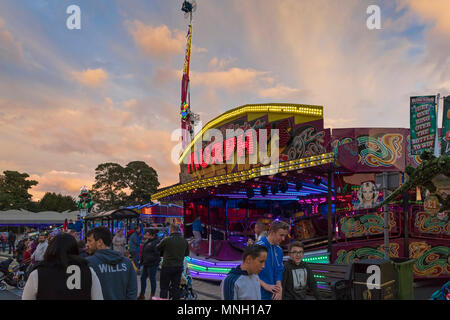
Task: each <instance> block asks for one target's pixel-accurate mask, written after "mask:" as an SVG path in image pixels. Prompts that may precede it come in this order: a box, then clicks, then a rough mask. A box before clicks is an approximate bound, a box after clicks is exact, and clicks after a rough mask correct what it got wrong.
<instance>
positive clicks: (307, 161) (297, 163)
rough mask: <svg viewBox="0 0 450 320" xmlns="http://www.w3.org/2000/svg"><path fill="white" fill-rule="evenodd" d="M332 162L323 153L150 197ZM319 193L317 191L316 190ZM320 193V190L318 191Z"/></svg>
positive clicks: (205, 181) (164, 195) (174, 189)
mask: <svg viewBox="0 0 450 320" xmlns="http://www.w3.org/2000/svg"><path fill="white" fill-rule="evenodd" d="M333 161H334V154H333V153H332V152H330V153H323V154H320V155H317V156H312V157H309V158H302V159H298V160H291V161H285V162H282V163H280V164H278V165H267V166H265V167H259V168H253V169H250V170H247V171H240V172H235V173H230V174H225V175H221V176H217V177H211V178H205V179H202V180H194V181H191V182H188V183H185V184H182V185H177V186H174V187H169V188H167V189H165V190H163V191H161V192H157V193H155V194H153V195H152V197H151V199H152V200H158V199H161V198H165V197H167V196H171V195H174V194H177V193H181V192H186V191H190V190H193V189H196V188H207V187H212V186H218V185H222V184H226V183H233V182H239V181H245V180H248V179H253V178H256V177H260V176H266V175H273V174H277V173H282V172H287V171H292V170H297V169H302V168H309V167H315V166H320V165H323V164H327V163H331V162H333ZM318 191H319V190H318ZM320 192H322V190H320Z"/></svg>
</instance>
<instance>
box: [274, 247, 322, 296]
mask: <svg viewBox="0 0 450 320" xmlns="http://www.w3.org/2000/svg"><path fill="white" fill-rule="evenodd" d="M288 251H289V258H290V259H289V260H288V261H286V262H285V263H284V274H283V284H282V286H283V300H306V290H307V289H310V290H311V291H312V293H313V295H314V297H315V298H316V299H317V300H321V297H320V294H319V291H318V290H317V283H316V280H315V279H314V276H313V273H312V271H311V268H310V267H309V266H308V264H307V263H306V262H304V261H302V259H303V255H304V253H305V251H304V245H303V243H301V242H300V241H294V242H292V243H291V244H290V245H289V248H288Z"/></svg>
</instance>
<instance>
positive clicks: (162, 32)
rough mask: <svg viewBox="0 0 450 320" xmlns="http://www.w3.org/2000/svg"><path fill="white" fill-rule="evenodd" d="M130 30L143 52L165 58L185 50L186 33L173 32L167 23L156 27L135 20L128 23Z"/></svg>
mask: <svg viewBox="0 0 450 320" xmlns="http://www.w3.org/2000/svg"><path fill="white" fill-rule="evenodd" d="M128 30H129V32H130V33H131V35H132V36H133V39H134V42H135V43H136V44H137V46H138V47H139V48H140V49H141V50H142V52H143V53H145V54H148V55H150V56H153V57H156V58H164V59H165V58H167V57H168V56H169V57H170V56H171V55H174V54H180V53H183V52H184V50H185V49H184V46H185V42H186V40H185V34H184V33H183V32H181V31H174V32H172V31H171V30H170V29H169V28H168V27H167V26H166V25H161V26H158V27H154V26H151V25H146V24H144V23H142V22H140V21H138V20H135V21H134V22H133V23H128Z"/></svg>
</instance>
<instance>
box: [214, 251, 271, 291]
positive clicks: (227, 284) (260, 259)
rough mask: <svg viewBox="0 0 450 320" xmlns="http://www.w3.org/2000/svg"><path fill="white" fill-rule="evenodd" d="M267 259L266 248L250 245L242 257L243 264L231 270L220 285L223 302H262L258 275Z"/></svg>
mask: <svg viewBox="0 0 450 320" xmlns="http://www.w3.org/2000/svg"><path fill="white" fill-rule="evenodd" d="M266 259H267V249H266V247H263V246H260V245H257V244H254V245H249V246H247V248H245V250H244V254H243V255H242V264H241V265H240V266H237V267H236V268H233V269H231V271H230V272H229V273H228V275H227V277H226V278H225V279H224V280H223V281H222V283H221V284H220V291H221V292H222V299H223V300H261V284H260V280H259V277H258V273H259V272H261V270H262V269H263V268H264V263H265V261H266Z"/></svg>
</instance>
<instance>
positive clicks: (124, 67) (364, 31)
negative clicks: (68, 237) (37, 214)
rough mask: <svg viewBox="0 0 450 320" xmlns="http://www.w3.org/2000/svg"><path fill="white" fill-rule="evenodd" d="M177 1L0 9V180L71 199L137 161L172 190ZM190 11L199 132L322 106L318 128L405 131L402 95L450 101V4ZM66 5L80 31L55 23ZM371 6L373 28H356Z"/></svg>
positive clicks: (292, 4) (235, 4)
mask: <svg viewBox="0 0 450 320" xmlns="http://www.w3.org/2000/svg"><path fill="white" fill-rule="evenodd" d="M182 2H183V1H182V0H83V1H77V0H47V1H46V0H0V153H1V156H0V172H3V171H4V170H17V171H20V172H26V173H28V174H30V175H31V178H33V179H35V180H37V181H38V182H39V184H38V186H36V187H34V188H33V189H32V190H31V193H32V194H33V199H34V200H38V199H40V198H41V197H42V196H43V194H44V193H45V192H46V191H50V192H57V193H62V194H70V195H72V196H76V195H77V194H78V193H79V190H80V187H81V186H83V185H87V186H88V187H90V186H91V185H92V183H93V181H94V175H95V168H96V166H97V165H98V164H100V163H103V162H116V163H120V164H121V165H126V164H127V163H128V162H130V161H135V160H141V161H145V162H146V163H148V164H149V165H150V166H152V167H154V168H155V169H156V170H157V172H158V175H159V180H160V183H161V187H163V186H168V185H170V184H173V183H177V182H178V172H179V167H178V166H177V165H176V164H174V163H172V162H171V151H172V148H173V147H174V146H175V145H176V144H177V141H171V134H172V131H173V130H174V129H177V128H178V127H179V122H180V115H179V109H180V85H181V72H182V68H183V60H184V50H185V43H186V40H185V36H186V32H187V25H188V20H186V19H184V17H183V12H182V11H181V10H180V9H181V5H182ZM197 3H198V9H197V11H196V12H195V13H194V20H193V38H192V43H193V52H192V56H191V108H192V110H193V111H194V112H195V113H198V114H199V115H200V117H201V120H202V122H203V124H205V123H206V122H207V121H209V120H211V119H212V118H214V117H216V116H218V115H219V114H220V113H223V112H224V111H226V110H229V109H232V108H235V107H237V106H240V105H244V104H250V103H270V102H279V103H301V104H313V105H321V106H323V107H324V119H325V120H324V122H325V127H331V128H346V127H396V128H399V127H400V128H408V127H409V97H410V96H415V95H434V94H437V93H440V94H441V96H445V95H449V94H450V41H449V39H450V0H385V1H380V0H370V1H369V0H340V1H335V0H276V1H269V0H197ZM73 4H74V5H78V6H79V7H80V8H81V30H69V29H68V28H67V27H66V20H67V18H68V17H69V14H67V13H66V9H67V7H68V6H70V5H73ZM373 4H375V5H378V6H379V7H380V8H381V29H380V30H376V29H375V30H369V29H368V28H367V25H366V20H367V19H368V17H369V15H368V14H367V13H366V10H367V7H368V6H369V5H373ZM441 113H442V103H441ZM439 119H442V115H441V116H440V117H439ZM439 121H441V120H439ZM439 123H441V122H439Z"/></svg>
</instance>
